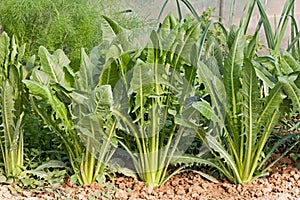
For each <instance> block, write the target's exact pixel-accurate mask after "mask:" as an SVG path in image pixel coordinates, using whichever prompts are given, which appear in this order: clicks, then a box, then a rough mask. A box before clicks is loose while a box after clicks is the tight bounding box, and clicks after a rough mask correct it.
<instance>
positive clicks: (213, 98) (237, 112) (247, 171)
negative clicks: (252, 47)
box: [193, 27, 296, 184]
mask: <svg viewBox="0 0 300 200" xmlns="http://www.w3.org/2000/svg"><path fill="white" fill-rule="evenodd" d="M245 44H246V38H245V36H244V34H243V27H242V28H240V29H236V30H234V29H232V30H231V33H230V34H229V36H228V49H229V53H228V55H227V56H226V57H225V58H224V60H225V63H224V71H223V73H222V76H220V74H221V73H220V71H219V69H218V67H215V68H213V69H212V68H209V67H208V66H207V65H205V64H204V63H202V62H200V65H199V67H198V71H197V73H198V76H199V79H200V82H202V83H203V84H204V86H205V90H206V91H207V92H208V93H209V97H210V98H209V99H210V101H207V100H205V99H202V100H201V101H199V102H196V103H194V104H193V107H194V108H195V109H196V110H198V111H199V112H200V113H201V114H202V115H204V116H205V117H206V118H207V119H209V120H211V124H210V125H209V126H208V127H207V128H208V129H207V130H206V131H204V130H202V129H201V128H200V129H199V132H198V136H199V137H200V138H201V139H202V140H203V142H204V143H205V144H206V145H207V146H208V148H209V149H210V150H211V153H212V154H213V155H214V156H215V158H216V160H217V163H218V169H219V171H220V172H221V173H222V174H224V175H225V176H226V177H227V178H228V179H229V180H230V181H231V182H234V183H242V184H246V183H249V182H251V181H253V180H255V179H256V178H257V177H260V176H263V175H265V174H266V173H267V170H268V169H269V168H270V167H271V166H272V164H270V165H267V166H266V165H265V164H266V161H267V160H268V158H269V157H270V155H271V154H272V153H273V152H274V151H275V149H276V147H278V146H279V145H280V144H281V143H282V142H283V140H281V141H279V142H278V143H276V144H275V145H274V148H272V150H270V151H269V152H265V151H264V150H265V146H266V143H267V141H268V138H269V136H270V134H271V132H272V131H273V128H274V126H275V125H276V123H277V122H278V117H279V116H280V111H279V108H280V106H281V104H282V101H283V99H284V97H285V96H284V95H283V84H282V83H281V82H279V81H278V82H277V83H275V86H274V87H273V88H272V89H270V92H269V95H268V96H265V97H261V95H260V90H259V88H260V85H259V83H260V82H259V81H258V77H257V74H256V71H258V70H257V69H256V68H255V67H254V65H253V63H252V60H249V57H247V56H246V55H245V54H244V52H247V51H241V49H245ZM205 132H206V133H205ZM295 145H296V144H295ZM264 153H267V154H266V155H265V156H264Z"/></svg>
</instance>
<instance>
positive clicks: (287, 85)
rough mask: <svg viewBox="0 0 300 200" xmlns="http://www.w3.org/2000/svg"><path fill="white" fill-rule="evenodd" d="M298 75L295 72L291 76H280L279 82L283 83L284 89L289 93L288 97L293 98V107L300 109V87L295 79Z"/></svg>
mask: <svg viewBox="0 0 300 200" xmlns="http://www.w3.org/2000/svg"><path fill="white" fill-rule="evenodd" d="M297 77H298V75H296V74H293V75H290V76H280V77H278V80H279V82H281V83H282V86H283V90H284V92H285V93H286V94H287V96H288V98H289V99H290V100H292V104H293V108H294V109H295V110H298V111H300V98H299V97H300V88H298V87H297V86H296V84H295V82H294V81H295V80H296V79H297Z"/></svg>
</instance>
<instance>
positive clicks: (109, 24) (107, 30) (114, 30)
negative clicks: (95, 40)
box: [101, 15, 125, 42]
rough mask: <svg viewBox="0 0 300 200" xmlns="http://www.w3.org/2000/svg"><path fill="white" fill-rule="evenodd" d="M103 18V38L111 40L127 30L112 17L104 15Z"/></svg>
mask: <svg viewBox="0 0 300 200" xmlns="http://www.w3.org/2000/svg"><path fill="white" fill-rule="evenodd" d="M102 18H103V20H102V24H101V30H102V37H103V40H107V41H110V42H111V41H112V40H113V39H115V38H116V37H117V36H118V35H119V34H121V33H122V32H123V31H125V29H124V28H122V27H121V26H120V25H119V24H118V23H117V22H115V21H114V20H112V19H110V18H109V17H106V16H104V15H102Z"/></svg>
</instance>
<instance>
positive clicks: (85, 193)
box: [0, 158, 300, 200]
mask: <svg viewBox="0 0 300 200" xmlns="http://www.w3.org/2000/svg"><path fill="white" fill-rule="evenodd" d="M11 187H14V188H15V189H17V190H18V189H20V188H17V187H16V186H7V185H2V186H0V199H27V200H35V199H80V200H81V199H82V200H83V199H88V200H92V199H120V200H123V199H124V200H125V199H154V200H156V199H164V200H165V199H201V200H202V199H204V200H205V199H261V200H265V199H276V200H279V199H284V200H285V199H291V200H293V199H295V200H296V199H300V170H299V169H296V168H295V165H294V163H293V162H292V161H291V160H290V159H289V158H283V159H281V160H280V162H279V163H277V164H276V165H275V166H274V167H273V168H272V169H271V170H270V176H269V177H265V178H260V179H258V180H256V181H254V182H253V183H251V184H248V185H238V184H237V185H235V184H231V183H229V182H227V181H224V180H220V182H219V183H212V182H210V181H208V180H206V179H204V178H202V177H201V176H200V175H198V174H195V173H192V172H190V173H182V174H179V175H177V176H175V177H173V178H171V179H170V180H169V181H168V182H167V183H166V184H165V185H163V186H161V187H158V188H156V189H150V188H147V187H145V185H144V183H143V182H141V181H138V180H134V179H133V178H129V177H124V176H119V177H117V178H115V179H114V181H110V182H108V183H107V184H106V186H105V187H102V188H101V187H99V186H98V184H96V183H95V184H92V185H89V186H84V187H77V186H74V185H71V184H70V183H66V184H64V185H63V186H62V187H60V188H44V189H43V190H34V191H32V190H31V191H22V190H18V191H19V192H18V194H17V195H15V196H14V195H12V194H11V191H13V190H12V189H11Z"/></svg>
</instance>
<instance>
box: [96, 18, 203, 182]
mask: <svg viewBox="0 0 300 200" xmlns="http://www.w3.org/2000/svg"><path fill="white" fill-rule="evenodd" d="M103 19H104V21H105V22H103V24H104V25H105V26H103V28H105V29H104V30H103V35H104V36H107V37H104V38H106V41H108V42H110V43H109V45H108V48H107V51H105V53H104V55H105V56H104V57H105V61H106V62H105V64H104V65H103V70H102V72H101V74H100V82H99V84H100V85H102V84H104V85H106V84H110V85H111V86H112V88H113V93H114V96H115V105H114V107H113V109H112V112H113V113H114V114H115V115H116V116H117V118H118V119H119V125H118V128H119V130H120V132H121V133H120V134H119V136H120V144H121V146H122V147H123V149H125V150H126V152H127V153H128V154H129V156H130V158H131V160H132V163H133V166H134V169H135V172H136V174H137V175H138V177H139V178H140V179H141V180H143V181H144V182H145V184H146V185H147V186H150V187H157V186H159V185H162V184H163V183H165V182H166V181H167V180H168V178H170V177H171V176H172V175H174V174H176V173H179V172H180V171H181V170H182V169H183V168H184V167H185V166H187V164H191V163H193V162H195V161H194V160H193V157H192V156H190V155H185V150H186V149H185V148H187V147H188V146H185V145H188V144H189V143H191V141H190V139H191V138H193V137H194V135H195V133H194V132H193V131H194V129H193V128H187V127H186V126H183V124H184V123H186V122H188V121H189V120H192V117H194V120H199V119H198V118H197V117H196V115H193V113H194V112H195V111H194V109H191V108H190V106H189V105H188V103H187V102H189V101H192V100H191V99H189V97H194V95H195V88H194V87H193V86H194V85H195V84H196V83H195V77H196V68H194V67H193V65H192V63H193V62H194V61H195V60H197V53H196V52H197V46H196V45H195V43H200V42H199V41H202V40H201V39H199V38H201V36H203V37H205V36H206V35H205V34H203V35H202V31H201V24H200V23H199V22H195V21H194V20H193V19H192V18H189V17H187V18H186V19H185V22H184V23H180V22H179V21H178V20H177V19H176V18H175V17H174V16H173V15H169V16H167V17H166V19H165V20H164V22H163V23H162V24H161V26H160V27H161V28H160V29H159V30H157V31H156V30H152V31H149V33H147V34H148V38H149V40H148V41H147V43H146V44H144V45H140V46H139V45H137V46H135V45H133V44H135V43H134V42H136V40H138V41H139V38H138V34H140V33H139V32H131V31H128V30H125V29H124V28H123V27H121V26H119V25H118V24H117V23H116V22H115V21H113V20H111V19H110V18H108V17H105V16H103ZM142 34H143V35H142V37H145V34H144V33H142ZM132 35H135V36H136V38H133V39H132V37H127V36H132ZM128 38H130V39H131V40H130V41H131V43H130V42H129V40H128ZM135 39H136V40H135ZM198 162H202V163H209V162H208V161H205V160H201V159H198ZM175 163H180V164H182V166H180V167H179V168H177V169H176V170H175V171H173V172H171V171H169V167H170V166H171V165H172V164H175ZM123 171H125V169H123ZM121 172H122V169H121ZM126 173H128V169H126ZM131 174H132V173H131Z"/></svg>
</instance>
